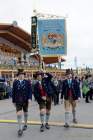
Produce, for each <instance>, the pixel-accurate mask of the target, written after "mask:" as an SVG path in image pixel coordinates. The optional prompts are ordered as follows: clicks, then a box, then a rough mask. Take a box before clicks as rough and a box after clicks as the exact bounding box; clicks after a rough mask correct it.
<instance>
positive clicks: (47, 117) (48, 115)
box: [46, 113, 50, 123]
mask: <svg viewBox="0 0 93 140" xmlns="http://www.w3.org/2000/svg"><path fill="white" fill-rule="evenodd" d="M49 118H50V113H46V123H48V121H49Z"/></svg>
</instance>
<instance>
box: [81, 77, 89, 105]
mask: <svg viewBox="0 0 93 140" xmlns="http://www.w3.org/2000/svg"><path fill="white" fill-rule="evenodd" d="M88 78H89V77H88V75H86V76H85V78H84V79H83V83H82V92H83V94H84V96H85V102H86V103H90V101H89V97H90V89H89V80H88Z"/></svg>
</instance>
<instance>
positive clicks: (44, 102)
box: [34, 72, 55, 132]
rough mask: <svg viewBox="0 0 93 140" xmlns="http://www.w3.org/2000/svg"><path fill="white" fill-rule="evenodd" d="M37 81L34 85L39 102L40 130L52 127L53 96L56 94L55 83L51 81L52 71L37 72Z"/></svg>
mask: <svg viewBox="0 0 93 140" xmlns="http://www.w3.org/2000/svg"><path fill="white" fill-rule="evenodd" d="M35 78H36V79H37V82H36V83H35V85H34V96H35V99H36V101H37V102H38V104H39V109H40V120H41V127H40V131H41V132H43V131H44V130H45V128H46V129H50V126H49V123H48V122H49V117H50V111H51V102H52V96H53V94H54V90H55V89H54V85H53V83H52V81H51V79H52V75H51V74H50V73H43V72H36V75H35Z"/></svg>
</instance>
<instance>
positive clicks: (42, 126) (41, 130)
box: [40, 124, 44, 132]
mask: <svg viewBox="0 0 93 140" xmlns="http://www.w3.org/2000/svg"><path fill="white" fill-rule="evenodd" d="M40 132H44V125H43V124H42V125H41V127H40Z"/></svg>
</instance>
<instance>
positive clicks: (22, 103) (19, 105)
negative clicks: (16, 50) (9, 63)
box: [12, 69, 32, 136]
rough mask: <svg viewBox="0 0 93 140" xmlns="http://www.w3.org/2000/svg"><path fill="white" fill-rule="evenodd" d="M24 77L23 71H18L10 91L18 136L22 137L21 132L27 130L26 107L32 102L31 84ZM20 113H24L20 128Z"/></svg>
mask: <svg viewBox="0 0 93 140" xmlns="http://www.w3.org/2000/svg"><path fill="white" fill-rule="evenodd" d="M24 76H25V73H24V71H23V70H22V69H20V70H18V73H17V78H16V79H15V80H14V82H13V89H12V102H13V104H14V106H15V108H16V114H17V120H18V136H22V134H23V131H24V130H26V129H27V120H28V105H29V103H30V102H31V100H32V90H31V84H30V82H29V81H28V80H26V79H25V78H24ZM22 111H23V112H24V126H22Z"/></svg>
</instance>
